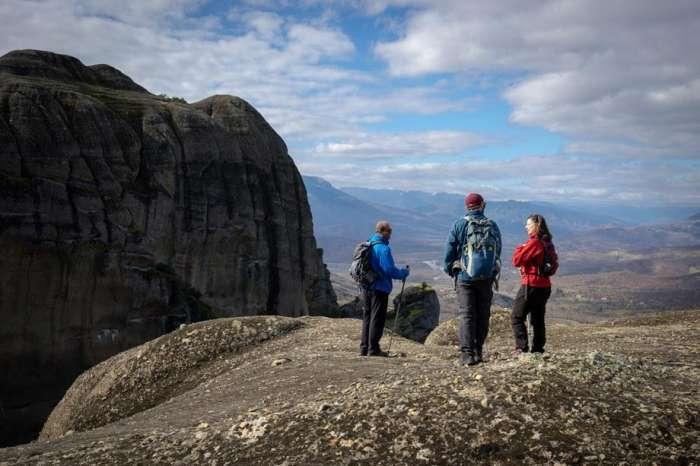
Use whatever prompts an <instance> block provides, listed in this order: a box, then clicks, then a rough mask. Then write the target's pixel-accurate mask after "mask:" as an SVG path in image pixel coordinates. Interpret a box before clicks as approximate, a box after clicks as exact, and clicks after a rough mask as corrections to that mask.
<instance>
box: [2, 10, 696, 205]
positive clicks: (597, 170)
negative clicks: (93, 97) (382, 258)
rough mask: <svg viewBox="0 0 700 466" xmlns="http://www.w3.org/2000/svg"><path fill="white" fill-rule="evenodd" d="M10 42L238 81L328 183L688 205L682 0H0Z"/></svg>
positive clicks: (193, 77)
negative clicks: (488, 0) (486, 0)
mask: <svg viewBox="0 0 700 466" xmlns="http://www.w3.org/2000/svg"><path fill="white" fill-rule="evenodd" d="M0 25H1V26H2V27H1V28H0V55H1V54H4V53H6V52H8V51H10V50H14V49H26V48H32V49H41V50H50V51H53V52H57V53H65V54H69V55H72V56H75V57H77V58H79V59H80V60H81V61H83V62H84V63H85V64H88V65H90V64H96V63H108V64H110V65H112V66H115V67H116V68H119V69H120V70H122V71H123V72H125V73H126V74H128V75H129V76H130V77H132V78H133V79H134V80H135V81H136V82H137V83H139V84H141V85H142V86H144V87H146V88H147V89H148V90H149V91H151V92H153V93H155V94H160V93H165V94H168V95H171V96H179V97H183V98H185V99H187V100H188V101H190V102H194V101H197V100H200V99H203V98H205V97H207V96H210V95H213V94H232V95H237V96H240V97H242V98H244V99H245V100H247V101H248V102H250V103H251V104H252V105H253V106H255V107H256V108H257V109H258V110H259V111H260V112H261V113H262V114H263V116H264V117H265V118H266V119H267V120H268V122H270V124H271V125H272V126H273V127H274V128H275V130H276V131H277V132H278V133H280V135H281V136H282V137H283V138H284V139H285V141H286V142H287V146H288V148H289V153H290V155H291V156H292V157H293V158H294V160H295V162H296V164H297V166H298V167H299V169H300V171H301V172H302V173H303V174H305V175H315V176H321V177H323V178H325V179H327V180H328V181H330V182H331V183H333V184H334V185H336V186H361V187H370V188H395V189H404V190H422V191H431V192H438V191H446V192H456V193H466V192H470V191H479V192H481V193H482V194H484V195H485V196H486V197H487V199H497V200H506V199H518V200H540V201H542V200H544V201H553V202H569V203H577V202H578V203H591V204H595V203H599V204H601V205H609V204H615V205H629V206H636V207H645V206H650V207H653V208H665V207H673V206H685V207H688V206H691V207H692V206H698V211H700V53H698V52H697V49H698V44H699V43H700V39H698V37H699V36H700V2H699V1H697V0H674V1H672V2H660V1H658V0H624V1H620V0H585V1H584V0H547V1H530V2H522V1H520V0H501V1H498V2H485V1H467V0H442V1H438V0H376V1H370V0H336V1H331V0H300V1H289V0H269V1H268V0H247V1H235V2H234V1H223V0H211V1H208V0H150V1H147V2H146V1H140V0H119V1H113V0H92V1H89V0H2V1H0Z"/></svg>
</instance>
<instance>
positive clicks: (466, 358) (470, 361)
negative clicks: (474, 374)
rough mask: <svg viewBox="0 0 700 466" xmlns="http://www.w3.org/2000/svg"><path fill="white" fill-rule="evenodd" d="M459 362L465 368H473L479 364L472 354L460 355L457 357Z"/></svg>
mask: <svg viewBox="0 0 700 466" xmlns="http://www.w3.org/2000/svg"><path fill="white" fill-rule="evenodd" d="M459 362H461V363H462V364H464V365H466V366H473V365H475V364H479V361H477V360H476V357H475V356H474V355H473V354H469V353H462V354H461V355H460V356H459Z"/></svg>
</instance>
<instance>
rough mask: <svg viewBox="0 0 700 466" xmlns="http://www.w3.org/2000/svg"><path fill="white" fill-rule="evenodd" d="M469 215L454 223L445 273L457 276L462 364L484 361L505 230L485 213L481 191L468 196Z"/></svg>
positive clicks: (446, 254)
mask: <svg viewBox="0 0 700 466" xmlns="http://www.w3.org/2000/svg"><path fill="white" fill-rule="evenodd" d="M464 205H465V207H466V208H467V215H465V216H464V217H462V218H460V219H458V220H457V221H456V222H455V223H454V225H453V226H452V230H450V234H449V236H448V238H447V245H446V247H445V272H446V273H447V274H449V275H450V276H451V277H455V276H456V278H457V281H456V286H455V288H456V291H457V315H458V317H459V349H460V352H461V355H460V361H461V362H462V364H466V365H468V366H473V365H475V364H479V363H480V362H482V360H483V359H482V358H483V346H484V342H485V341H486V336H487V335H488V333H489V319H490V318H491V300H492V298H493V291H492V289H491V287H492V285H493V282H494V279H495V278H496V277H497V276H498V274H499V272H500V268H501V259H500V258H501V232H500V230H499V229H498V225H496V222H494V221H493V220H489V219H488V218H486V216H485V215H484V209H485V207H486V203H485V202H484V198H483V197H481V195H479V194H477V193H470V194H469V195H468V196H467V197H466V198H465V199H464Z"/></svg>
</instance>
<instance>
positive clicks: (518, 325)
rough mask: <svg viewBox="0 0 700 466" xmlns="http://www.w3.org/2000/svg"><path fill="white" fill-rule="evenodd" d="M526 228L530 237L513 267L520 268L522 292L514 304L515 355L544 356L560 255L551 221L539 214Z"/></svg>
mask: <svg viewBox="0 0 700 466" xmlns="http://www.w3.org/2000/svg"><path fill="white" fill-rule="evenodd" d="M525 229H526V230H527V234H528V236H529V237H530V238H529V239H528V240H527V242H526V243H525V244H521V245H520V246H518V247H517V248H515V251H514V252H513V265H514V266H515V267H518V268H519V269H520V277H521V280H520V283H521V285H520V290H518V294H517V296H516V297H515V302H514V303H513V313H512V315H511V323H512V324H513V333H514V335H515V352H514V354H515V355H519V354H520V353H527V352H528V351H532V352H533V353H544V344H545V341H546V338H545V328H544V313H545V307H546V305H547V300H548V299H549V295H550V294H551V291H552V283H551V281H550V279H549V277H550V276H551V275H554V273H555V272H556V271H557V268H558V262H557V253H556V250H555V249H554V245H553V244H552V234H551V233H550V232H549V228H548V227H547V222H546V221H545V219H544V217H542V216H541V215H539V214H533V215H530V216H529V217H528V218H527V223H526V224H525ZM528 314H529V315H530V325H532V330H533V336H532V347H530V346H529V344H528V336H527V326H526V323H525V320H526V319H527V315H528Z"/></svg>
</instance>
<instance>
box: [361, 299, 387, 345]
mask: <svg viewBox="0 0 700 466" xmlns="http://www.w3.org/2000/svg"><path fill="white" fill-rule="evenodd" d="M362 294H363V300H364V303H363V304H364V305H363V310H362V341H361V343H360V352H361V353H362V354H367V353H369V354H373V353H378V352H379V351H380V348H379V340H381V338H382V335H383V334H384V323H385V322H386V309H387V306H388V305H389V294H388V293H384V292H381V291H377V290H364V291H363V293H362Z"/></svg>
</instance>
